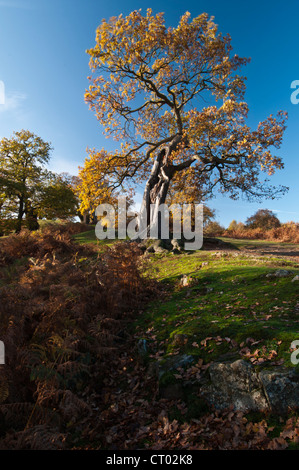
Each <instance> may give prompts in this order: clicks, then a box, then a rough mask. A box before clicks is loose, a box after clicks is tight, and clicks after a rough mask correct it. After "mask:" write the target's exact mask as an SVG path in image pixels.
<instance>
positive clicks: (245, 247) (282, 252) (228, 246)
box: [204, 238, 299, 263]
mask: <svg viewBox="0 0 299 470" xmlns="http://www.w3.org/2000/svg"><path fill="white" fill-rule="evenodd" d="M204 249H206V250H211V251H215V250H216V251H229V252H231V251H237V252H239V253H247V254H252V255H253V256H267V257H274V258H282V259H288V260H292V261H295V262H298V263H299V245H296V244H294V245H293V244H290V243H283V242H280V243H273V242H272V243H271V242H269V243H267V242H266V241H260V240H257V241H255V240H234V239H226V240H221V239H217V238H215V239H206V241H204Z"/></svg>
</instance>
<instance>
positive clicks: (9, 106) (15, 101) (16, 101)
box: [0, 91, 27, 113]
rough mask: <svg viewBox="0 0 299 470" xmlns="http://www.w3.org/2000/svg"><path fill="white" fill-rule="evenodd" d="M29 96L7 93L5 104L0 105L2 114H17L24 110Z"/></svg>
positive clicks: (19, 93)
mask: <svg viewBox="0 0 299 470" xmlns="http://www.w3.org/2000/svg"><path fill="white" fill-rule="evenodd" d="M26 98H27V95H25V93H21V92H18V91H16V92H10V93H5V99H4V104H0V113H7V112H15V111H19V110H21V108H22V104H23V102H24V101H25V100H26Z"/></svg>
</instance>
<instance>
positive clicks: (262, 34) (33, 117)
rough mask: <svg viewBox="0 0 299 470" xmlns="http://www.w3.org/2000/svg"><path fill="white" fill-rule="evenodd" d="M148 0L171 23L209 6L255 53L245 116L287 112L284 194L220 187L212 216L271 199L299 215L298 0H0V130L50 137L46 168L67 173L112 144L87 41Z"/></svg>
mask: <svg viewBox="0 0 299 470" xmlns="http://www.w3.org/2000/svg"><path fill="white" fill-rule="evenodd" d="M149 7H150V8H152V9H153V11H154V12H155V13H157V12H160V11H163V12H165V19H166V23H167V24H168V25H172V26H176V25H177V22H178V20H179V18H180V16H181V15H182V14H183V13H184V12H185V11H190V13H191V15H192V17H194V16H197V15H199V14H200V13H202V12H207V13H208V14H210V15H212V16H214V17H215V22H216V23H217V24H218V25H219V30H220V31H221V32H222V33H223V34H226V33H229V34H230V35H231V38H232V45H233V48H234V52H235V53H237V54H238V55H240V56H244V57H251V63H250V64H249V65H247V66H246V68H245V69H244V74H245V75H246V76H247V82H246V83H247V92H246V95H245V97H246V101H247V102H248V104H249V108H250V113H249V119H248V124H249V125H250V126H252V127H253V128H254V127H256V125H257V124H258V122H259V121H261V120H263V119H265V118H266V117H267V116H268V115H269V114H271V113H273V114H275V113H276V112H277V111H278V110H279V109H283V110H285V111H287V112H288V113H289V119H288V127H287V131H286V133H285V136H284V141H283V145H282V147H281V149H280V151H279V155H280V156H282V157H283V160H284V162H285V169H284V170H283V171H280V172H278V173H277V174H276V175H275V176H274V177H273V178H272V179H271V181H272V183H273V184H282V185H286V186H289V187H290V190H289V192H288V194H287V195H285V196H284V197H282V198H281V199H278V200H275V201H264V202H263V203H260V204H257V203H247V202H246V200H245V199H240V200H238V201H231V200H230V199H229V198H224V197H222V196H220V195H219V196H217V197H216V198H215V199H213V200H212V201H210V202H209V205H210V207H213V208H215V209H216V218H217V220H218V221H219V222H220V223H222V224H223V225H225V226H227V225H228V224H229V222H230V221H231V220H232V219H236V220H238V221H243V222H244V221H245V220H246V218H247V217H248V216H250V215H252V214H253V213H254V212H255V211H256V210H257V209H259V208H267V209H270V210H273V211H274V212H276V214H277V216H278V217H279V219H280V220H281V221H282V222H286V221H288V220H295V221H299V205H298V201H299V184H298V169H299V165H298V157H299V154H298V150H297V149H298V142H297V140H298V135H299V128H298V123H299V104H298V105H294V104H292V103H291V100H290V96H291V93H292V92H293V91H294V90H292V89H291V82H292V81H294V80H299V70H298V68H299V67H298V64H299V57H298V56H299V48H298V42H299V28H298V19H299V2H298V1H297V0H287V1H282V0H271V1H269V0H263V1H261V0H259V1H257V0H252V1H250V2H243V1H241V0H240V1H237V0H226V1H223V0H185V1H178V0H172V1H165V0H160V1H156V0H153V1H151V0H149V1H135V0H126V1H125V2H123V1H120V0H109V1H107V0H3V1H2V0H0V80H1V81H3V82H4V85H5V98H6V100H5V104H0V138H2V137H9V136H10V135H11V134H12V132H13V131H15V130H20V129H29V130H30V131H32V132H34V133H36V134H38V135H39V136H40V137H42V138H43V139H44V140H47V141H50V142H51V143H52V146H53V147H54V150H53V153H52V158H51V165H50V168H51V169H52V170H53V171H56V172H62V171H67V172H69V173H71V174H77V172H78V166H79V165H81V166H82V165H83V163H84V159H85V157H86V148H87V147H95V148H99V149H100V148H102V147H106V148H107V149H111V148H114V146H115V144H114V143H113V142H109V141H108V140H107V139H106V138H105V137H104V136H103V134H102V128H101V127H100V126H99V124H98V122H97V120H96V118H95V116H94V115H93V114H92V112H91V111H89V109H88V106H87V105H86V104H85V103H84V91H85V89H86V88H87V86H88V80H87V76H88V75H89V73H90V70H89V67H88V59H89V56H88V55H87V54H86V49H88V48H90V47H92V46H93V45H94V42H95V30H96V27H97V26H98V25H99V24H100V22H101V20H102V19H103V18H106V19H108V18H110V17H111V16H117V15H119V14H120V13H123V15H126V14H129V13H130V12H131V11H132V10H136V9H140V8H141V9H142V11H143V12H145V11H146V9H147V8H149ZM139 191H141V188H140V190H139ZM139 199H140V195H137V198H136V202H138V200H139Z"/></svg>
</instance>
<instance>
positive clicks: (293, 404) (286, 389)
mask: <svg viewBox="0 0 299 470" xmlns="http://www.w3.org/2000/svg"><path fill="white" fill-rule="evenodd" d="M200 395H201V396H203V398H205V399H206V400H207V402H208V403H209V405H211V406H213V407H215V408H216V409H220V410H221V409H224V408H229V407H231V406H232V407H233V408H234V409H235V410H240V411H243V412H248V411H271V412H273V413H276V414H285V413H287V412H288V411H290V410H293V411H295V410H298V409H299V375H298V374H296V373H295V371H294V370H293V369H291V370H289V369H281V368H279V367H274V368H272V369H262V370H260V371H259V370H258V369H257V368H256V367H255V366H253V365H252V364H250V363H248V362H246V361H244V360H242V359H239V360H237V361H234V362H228V363H213V364H211V366H210V367H209V370H208V376H207V377H206V379H205V381H203V383H202V384H201V386H200Z"/></svg>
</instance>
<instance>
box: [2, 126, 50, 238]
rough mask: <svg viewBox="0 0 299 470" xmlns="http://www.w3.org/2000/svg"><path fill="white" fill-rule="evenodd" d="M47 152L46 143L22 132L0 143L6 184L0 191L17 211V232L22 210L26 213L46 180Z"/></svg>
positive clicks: (28, 133)
mask: <svg viewBox="0 0 299 470" xmlns="http://www.w3.org/2000/svg"><path fill="white" fill-rule="evenodd" d="M50 151H51V145H50V144H49V143H48V142H45V141H43V140H42V139H41V138H40V137H38V136H36V135H35V134H33V133H32V132H29V131H26V130H21V131H20V132H14V133H13V136H12V137H11V138H10V139H7V138H3V139H2V140H1V141H0V174H2V173H3V174H5V175H6V179H7V180H8V181H9V182H10V183H9V184H8V185H7V184H6V186H5V185H4V186H2V190H4V192H5V194H6V197H7V198H8V199H9V200H10V201H11V203H12V204H13V205H15V206H16V207H17V224H16V231H17V232H19V231H20V229H21V225H22V219H23V216H24V214H25V212H26V209H27V210H29V207H30V204H29V201H30V198H31V197H32V196H33V195H34V192H35V191H36V188H37V186H38V185H39V184H41V183H42V182H43V181H45V180H46V179H47V178H48V171H47V170H46V169H45V168H44V165H45V164H46V163H48V162H49V158H50ZM11 182H13V184H11Z"/></svg>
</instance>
